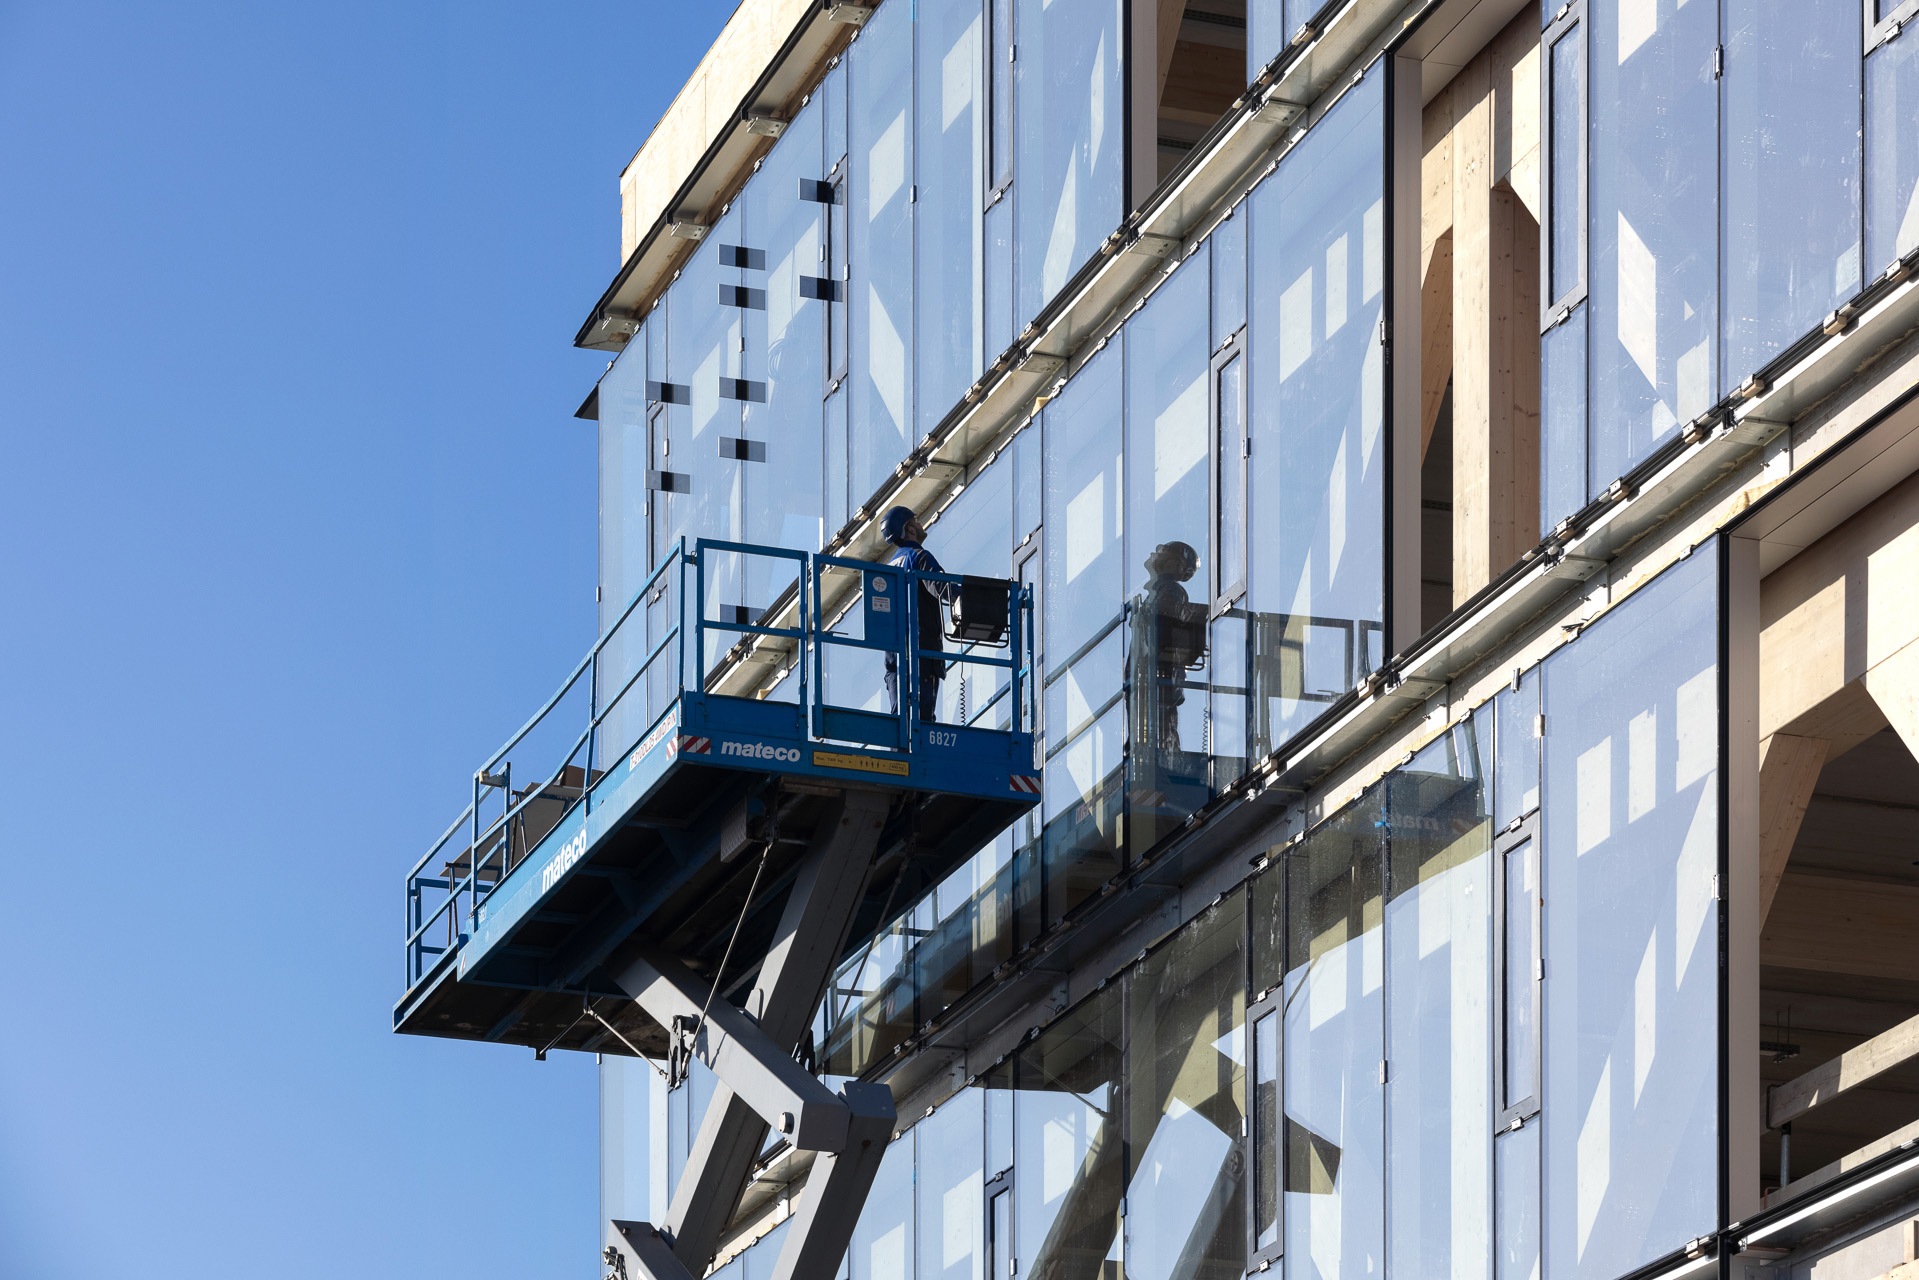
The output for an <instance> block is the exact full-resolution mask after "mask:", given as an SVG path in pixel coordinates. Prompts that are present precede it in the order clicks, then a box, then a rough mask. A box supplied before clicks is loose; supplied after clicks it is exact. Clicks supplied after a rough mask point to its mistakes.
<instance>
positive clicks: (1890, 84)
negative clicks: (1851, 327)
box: [1866, 31, 1919, 273]
mask: <svg viewBox="0 0 1919 1280" xmlns="http://www.w3.org/2000/svg"><path fill="white" fill-rule="evenodd" d="M1914 249H1919V31H1909V32H1907V33H1905V34H1904V35H1903V36H1901V37H1900V38H1899V39H1897V40H1894V41H1893V42H1892V43H1891V44H1886V45H1881V46H1880V47H1879V48H1878V49H1877V50H1875V51H1874V52H1873V54H1872V56H1871V57H1869V58H1867V59H1866V271H1867V272H1868V273H1874V272H1879V271H1883V270H1885V268H1886V266H1887V265H1888V264H1890V263H1891V262H1892V260H1893V259H1894V258H1902V257H1904V256H1905V255H1906V254H1908V253H1911V252H1912V251H1913V250H1914Z"/></svg>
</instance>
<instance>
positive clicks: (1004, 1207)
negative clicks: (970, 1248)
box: [986, 1191, 1017, 1280]
mask: <svg viewBox="0 0 1919 1280" xmlns="http://www.w3.org/2000/svg"><path fill="white" fill-rule="evenodd" d="M986 1230H987V1233H988V1238H987V1243H988V1247H989V1248H991V1250H992V1253H993V1259H992V1271H991V1272H990V1273H989V1274H991V1275H995V1276H1000V1277H1005V1278H1006V1280H1011V1277H1012V1276H1013V1275H1014V1274H1015V1270H1014V1267H1015V1263H1016V1261H1017V1259H1016V1256H1015V1255H1014V1253H1013V1193H1012V1192H1011V1191H1002V1192H1000V1193H999V1194H998V1195H996V1196H994V1197H993V1203H992V1206H991V1208H990V1209H989V1211H988V1214H987V1225H986Z"/></svg>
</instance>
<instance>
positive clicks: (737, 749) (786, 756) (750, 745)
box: [720, 742, 800, 764]
mask: <svg viewBox="0 0 1919 1280" xmlns="http://www.w3.org/2000/svg"><path fill="white" fill-rule="evenodd" d="M720 754H721V755H723V756H745V757H746V758H747V759H749V760H784V761H786V762H787V763H789V764H798V763H799V759H800V749H799V748H798V747H774V746H769V745H767V744H766V743H764V742H722V743H721V744H720Z"/></svg>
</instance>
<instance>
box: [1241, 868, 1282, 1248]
mask: <svg viewBox="0 0 1919 1280" xmlns="http://www.w3.org/2000/svg"><path fill="white" fill-rule="evenodd" d="M1267 874H1268V875H1277V876H1280V877H1282V883H1281V885H1280V902H1281V903H1282V904H1283V903H1284V902H1285V901H1286V890H1285V885H1284V882H1283V878H1284V876H1285V875H1286V863H1285V860H1284V859H1283V858H1282V859H1280V860H1279V861H1278V863H1277V864H1276V865H1275V866H1274V867H1273V868H1272V870H1270V871H1269V872H1267ZM1252 916H1253V912H1252V907H1251V904H1250V903H1248V906H1247V912H1246V918H1247V921H1248V926H1249V927H1250V925H1251V922H1252ZM1281 927H1282V929H1283V928H1284V924H1283V923H1282V925H1281ZM1284 950H1285V948H1284V946H1283V945H1282V947H1281V952H1282V955H1283V953H1284ZM1246 951H1247V957H1248V962H1249V963H1250V961H1251V956H1252V947H1251V945H1250V942H1249V945H1248V946H1247V948H1246ZM1281 967H1282V969H1283V968H1284V960H1283V959H1282V961H1281ZM1249 994H1251V995H1254V996H1257V997H1258V998H1257V999H1255V1000H1251V1001H1248V1002H1247V1005H1246V1120H1245V1132H1244V1133H1243V1134H1241V1136H1240V1143H1241V1153H1242V1156H1243V1158H1244V1160H1245V1168H1246V1179H1245V1188H1244V1190H1243V1191H1242V1193H1241V1194H1242V1195H1243V1196H1244V1198H1245V1203H1246V1270H1247V1272H1248V1273H1249V1274H1250V1273H1252V1272H1256V1271H1266V1270H1269V1269H1271V1268H1272V1267H1274V1266H1276V1265H1277V1264H1278V1263H1279V1261H1280V1259H1281V1258H1283V1257H1285V1256H1286V1072H1285V1069H1284V1066H1285V1061H1286V978H1285V975H1284V973H1283V972H1282V973H1281V975H1280V978H1279V981H1278V982H1277V983H1275V984H1274V985H1273V987H1272V988H1271V989H1270V990H1268V991H1266V992H1264V993H1261V992H1257V991H1254V992H1249ZM1268 1017H1271V1018H1276V1019H1278V1021H1276V1022H1275V1023H1274V1024H1273V1046H1274V1048H1273V1057H1274V1062H1273V1110H1274V1111H1275V1112H1276V1113H1277V1116H1278V1122H1279V1149H1278V1151H1277V1152H1275V1156H1276V1164H1275V1167H1274V1171H1273V1174H1274V1176H1275V1177H1276V1178H1278V1180H1279V1187H1278V1192H1279V1194H1278V1198H1277V1199H1276V1201H1275V1203H1274V1215H1273V1216H1274V1219H1275V1222H1276V1227H1277V1231H1278V1238H1277V1239H1275V1240H1274V1241H1273V1243H1272V1244H1269V1245H1267V1246H1266V1247H1265V1248H1263V1249H1262V1248H1260V1247H1259V1221H1258V1216H1259V1215H1258V1195H1259V1191H1258V1187H1259V1168H1258V1154H1259V1152H1258V1144H1259V1133H1258V1130H1259V1111H1258V1107H1259V1102H1258V1092H1257V1090H1258V1079H1259V1074H1258V1073H1259V1063H1258V1057H1257V1054H1258V1044H1259V1039H1258V1034H1257V1028H1258V1026H1259V1024H1260V1022H1261V1021H1263V1020H1264V1019H1266V1018H1268Z"/></svg>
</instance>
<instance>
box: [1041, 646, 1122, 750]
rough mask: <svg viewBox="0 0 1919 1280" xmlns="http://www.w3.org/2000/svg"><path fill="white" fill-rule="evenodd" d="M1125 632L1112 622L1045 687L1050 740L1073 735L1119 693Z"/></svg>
mask: <svg viewBox="0 0 1919 1280" xmlns="http://www.w3.org/2000/svg"><path fill="white" fill-rule="evenodd" d="M1125 639H1126V636H1125V633H1124V632H1123V631H1122V630H1121V629H1120V628H1119V627H1118V626H1114V627H1113V628H1112V629H1110V630H1109V631H1107V633H1106V635H1105V637H1104V638H1103V639H1101V640H1100V641H1099V643H1097V644H1095V645H1094V646H1093V647H1092V648H1091V649H1089V650H1088V651H1087V652H1086V654H1085V656H1084V657H1082V658H1081V659H1080V660H1079V661H1078V662H1075V663H1074V664H1073V665H1072V666H1070V667H1068V668H1067V669H1066V670H1065V671H1063V672H1061V673H1060V674H1059V676H1058V677H1057V678H1055V679H1054V680H1053V681H1052V682H1051V683H1050V684H1048V685H1047V687H1046V723H1047V724H1049V725H1051V726H1052V727H1053V739H1052V740H1053V741H1054V742H1060V741H1062V740H1064V739H1068V738H1072V737H1076V736H1077V735H1078V734H1080V733H1082V732H1084V731H1085V730H1086V728H1087V726H1088V725H1090V724H1092V722H1093V721H1094V720H1095V719H1097V718H1098V717H1100V716H1102V715H1105V714H1106V710H1107V708H1108V707H1110V706H1111V705H1112V704H1113V702H1114V700H1115V699H1117V698H1118V697H1119V695H1120V688H1121V685H1120V679H1121V667H1122V663H1123V657H1122V655H1123V653H1124V648H1125Z"/></svg>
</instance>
